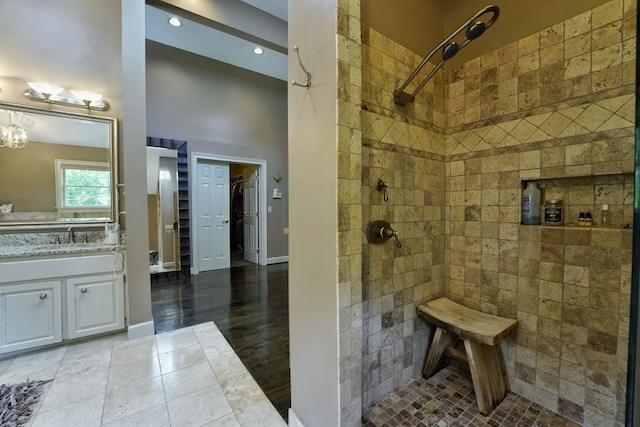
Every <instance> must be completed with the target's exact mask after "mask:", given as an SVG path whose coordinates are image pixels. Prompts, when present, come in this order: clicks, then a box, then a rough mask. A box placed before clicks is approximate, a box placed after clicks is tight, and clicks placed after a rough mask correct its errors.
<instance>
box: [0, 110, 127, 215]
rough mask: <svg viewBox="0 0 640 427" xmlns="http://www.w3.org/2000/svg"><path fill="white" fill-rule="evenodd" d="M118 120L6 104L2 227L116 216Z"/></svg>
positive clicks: (0, 150)
mask: <svg viewBox="0 0 640 427" xmlns="http://www.w3.org/2000/svg"><path fill="white" fill-rule="evenodd" d="M116 135H117V121H116V120H115V119H111V118H105V117H96V116H91V115H86V114H76V113H67V112H59V111H49V110H45V109H39V108H32V107H27V106H23V105H17V104H7V103H0V183H2V185H0V227H5V226H34V225H43V226H47V225H48V226H51V227H54V226H61V225H65V226H66V225H82V226H86V225H96V224H104V223H105V222H111V221H113V220H114V218H115V216H116V212H117V208H118V206H117V205H118V198H117V191H116V188H117V176H118V174H117V162H116V160H117V153H116V146H117V144H116Z"/></svg>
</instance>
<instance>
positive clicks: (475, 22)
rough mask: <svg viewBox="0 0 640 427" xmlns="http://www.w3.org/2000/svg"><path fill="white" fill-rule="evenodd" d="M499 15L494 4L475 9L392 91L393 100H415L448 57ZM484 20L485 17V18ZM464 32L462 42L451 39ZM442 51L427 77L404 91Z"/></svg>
mask: <svg viewBox="0 0 640 427" xmlns="http://www.w3.org/2000/svg"><path fill="white" fill-rule="evenodd" d="M489 13H490V14H491V18H489V20H488V21H486V22H485V21H481V20H480V18H481V17H483V16H484V15H486V14H489ZM499 15H500V8H499V7H498V6H495V5H490V6H486V7H484V8H482V9H480V10H479V11H477V12H476V13H475V14H474V15H473V16H472V17H470V18H469V19H467V21H466V22H465V23H464V24H462V25H461V26H460V27H458V29H457V30H455V31H454V32H452V33H451V34H449V36H448V37H447V38H446V39H444V40H443V41H442V42H441V43H440V44H439V45H437V46H436V47H434V48H433V50H432V51H431V52H429V54H428V55H427V56H426V57H425V58H424V59H423V60H422V62H421V63H420V65H418V68H416V69H415V70H414V71H413V72H412V73H411V75H410V76H409V78H408V79H407V80H406V81H405V82H404V84H403V85H402V86H400V87H399V88H398V89H396V90H395V91H393V101H394V102H395V103H396V104H398V105H407V103H409V102H413V101H414V100H415V97H416V94H417V93H418V92H420V90H422V88H423V87H424V86H425V85H426V84H427V82H428V81H429V79H431V77H433V76H434V75H435V73H436V71H438V70H439V69H440V68H441V67H442V65H443V64H444V63H445V62H446V61H448V60H449V59H451V58H453V57H454V56H456V54H457V53H458V52H459V51H461V50H462V49H464V47H465V46H467V45H468V44H469V43H471V41H472V40H475V39H477V38H478V37H480V36H481V35H482V34H484V32H485V31H486V30H487V29H488V28H489V27H491V26H492V25H493V24H494V23H495V22H496V21H497V20H498V16H499ZM485 20H486V18H485ZM465 30H466V32H465V37H464V40H463V41H462V43H460V44H458V43H456V42H454V41H453V39H454V38H455V37H456V36H457V35H458V34H460V33H462V32H464V31H465ZM440 50H441V51H442V60H441V61H440V63H438V64H437V65H436V66H435V68H434V69H433V70H431V72H430V73H429V74H428V75H427V77H426V78H425V79H424V80H423V81H422V82H421V83H420V84H419V85H418V86H417V87H416V88H415V89H414V91H413V92H412V93H410V94H409V93H406V92H405V91H404V90H405V89H406V88H407V86H409V83H411V81H413V79H415V78H416V76H417V75H418V73H419V72H420V70H422V69H423V68H424V66H425V65H427V62H429V60H430V59H431V58H432V57H433V55H435V54H436V53H437V52H438V51H440Z"/></svg>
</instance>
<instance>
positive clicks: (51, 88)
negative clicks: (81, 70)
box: [24, 82, 109, 111]
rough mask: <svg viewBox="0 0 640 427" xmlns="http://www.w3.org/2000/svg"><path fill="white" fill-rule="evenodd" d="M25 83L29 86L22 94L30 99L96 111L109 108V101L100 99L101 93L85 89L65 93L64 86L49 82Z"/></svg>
mask: <svg viewBox="0 0 640 427" xmlns="http://www.w3.org/2000/svg"><path fill="white" fill-rule="evenodd" d="M27 85H28V86H29V88H28V89H27V90H26V92H25V93H24V96H25V97H27V98H29V99H30V100H32V101H37V102H46V103H49V104H60V105H67V106H70V107H81V108H86V109H89V110H98V111H106V110H108V109H109V103H108V102H107V101H105V100H104V99H102V95H101V94H99V93H95V92H89V91H86V90H70V91H69V92H71V93H66V92H64V88H62V87H60V86H55V85H52V84H49V83H38V82H28V83H27Z"/></svg>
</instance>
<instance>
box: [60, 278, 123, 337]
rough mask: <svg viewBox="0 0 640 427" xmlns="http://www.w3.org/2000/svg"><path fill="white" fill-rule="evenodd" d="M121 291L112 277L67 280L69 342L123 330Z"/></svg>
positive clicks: (117, 281)
mask: <svg viewBox="0 0 640 427" xmlns="http://www.w3.org/2000/svg"><path fill="white" fill-rule="evenodd" d="M122 288H123V286H122V278H121V277H117V276H114V275H113V274H111V275H109V274H105V275H100V276H89V277H77V278H70V279H67V289H66V290H67V325H68V326H69V338H80V337H86V336H89V335H95V334H99V333H103V332H110V331H114V330H117V329H122V328H124V313H123V308H124V305H123V304H122V303H121V301H123V296H122Z"/></svg>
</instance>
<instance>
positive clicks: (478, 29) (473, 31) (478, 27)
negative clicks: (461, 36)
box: [465, 21, 487, 40]
mask: <svg viewBox="0 0 640 427" xmlns="http://www.w3.org/2000/svg"><path fill="white" fill-rule="evenodd" d="M486 29H487V24H485V23H484V22H482V21H476V22H474V23H472V24H471V25H469V27H468V28H467V34H466V35H465V38H466V39H467V40H474V39H477V38H478V37H480V36H481V35H482V34H484V30H486Z"/></svg>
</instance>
